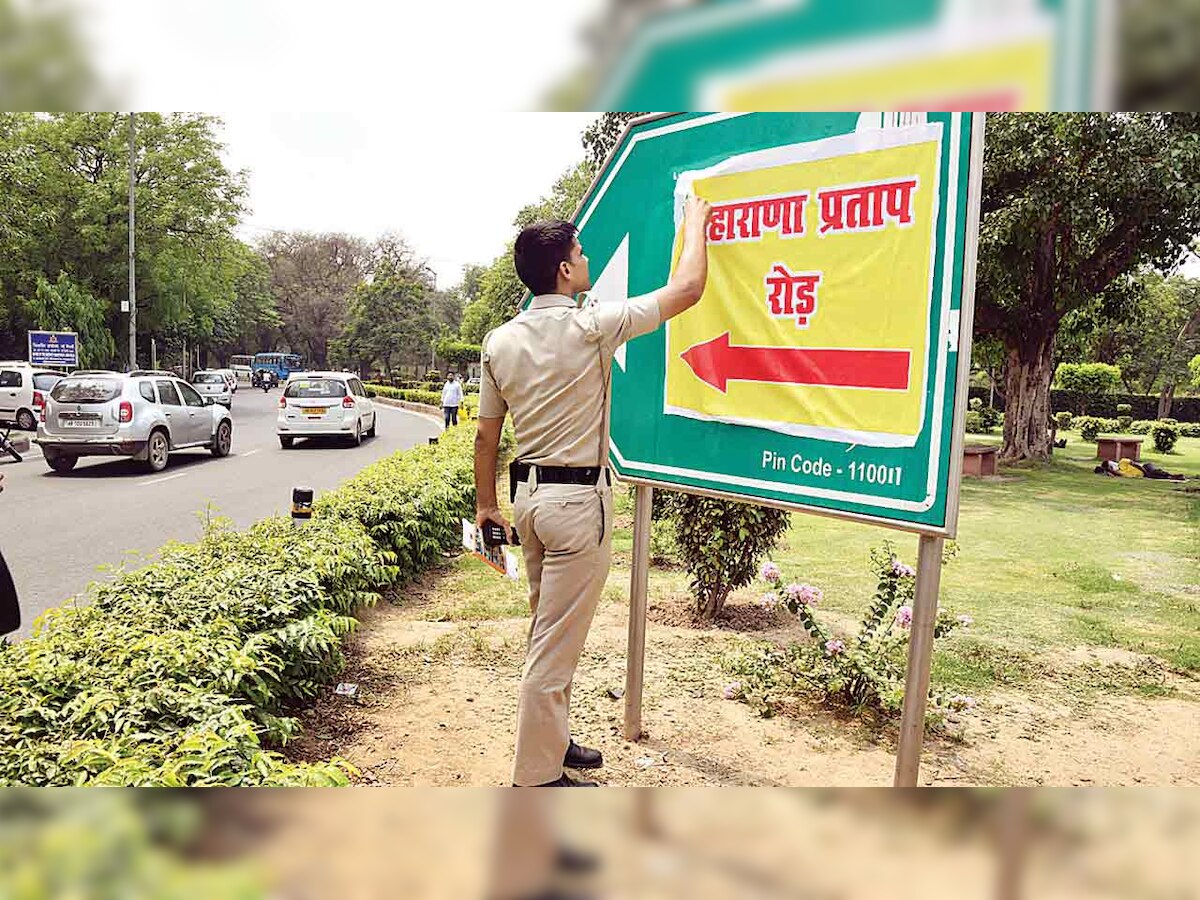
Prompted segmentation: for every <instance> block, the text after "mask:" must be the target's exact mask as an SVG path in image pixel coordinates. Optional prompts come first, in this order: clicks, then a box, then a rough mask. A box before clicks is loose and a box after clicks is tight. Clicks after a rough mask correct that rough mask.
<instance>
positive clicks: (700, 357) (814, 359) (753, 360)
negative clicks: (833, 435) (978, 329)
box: [680, 331, 912, 394]
mask: <svg viewBox="0 0 1200 900" xmlns="http://www.w3.org/2000/svg"><path fill="white" fill-rule="evenodd" d="M680 356H681V357H682V358H683V361H684V362H686V363H687V364H688V365H689V366H691V367H692V371H693V372H695V373H696V377H698V378H699V379H700V380H701V381H704V382H706V383H708V384H710V385H712V386H713V387H715V388H716V389H717V390H718V391H720V392H721V393H722V394H723V393H725V390H726V386H727V385H728V383H729V382H730V381H758V382H763V383H768V384H806V385H820V386H823V387H846V388H870V389H874V390H883V391H903V390H907V389H908V371H909V360H910V358H911V356H912V353H911V352H910V351H908V350H841V349H817V348H806V347H742V346H738V345H737V344H730V343H729V332H728V331H727V332H725V333H724V334H722V335H721V336H720V337H715V338H713V339H712V340H710V341H705V342H704V343H702V344H695V345H693V346H691V347H689V348H688V349H687V350H685V351H684V352H683V353H681V354H680Z"/></svg>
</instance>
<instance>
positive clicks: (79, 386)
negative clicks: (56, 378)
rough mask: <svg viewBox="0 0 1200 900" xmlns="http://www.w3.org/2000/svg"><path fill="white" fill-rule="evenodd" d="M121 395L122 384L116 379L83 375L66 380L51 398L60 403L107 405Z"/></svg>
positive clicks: (55, 387) (56, 387)
mask: <svg viewBox="0 0 1200 900" xmlns="http://www.w3.org/2000/svg"><path fill="white" fill-rule="evenodd" d="M120 393H121V382H120V381H119V380H118V379H116V378H106V377H104V376H102V375H100V376H97V375H81V376H73V377H67V378H64V379H63V380H62V381H60V382H59V383H58V384H56V385H55V386H54V390H53V391H51V392H50V396H51V397H53V398H54V399H55V400H57V401H58V402H59V403H107V402H108V401H109V400H114V399H116V397H117V396H118V395H119V394H120Z"/></svg>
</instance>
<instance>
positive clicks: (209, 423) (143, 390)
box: [37, 370, 233, 472]
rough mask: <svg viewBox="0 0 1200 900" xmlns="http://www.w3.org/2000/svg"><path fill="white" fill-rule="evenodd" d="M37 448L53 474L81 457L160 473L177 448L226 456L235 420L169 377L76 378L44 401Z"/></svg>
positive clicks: (160, 374)
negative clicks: (123, 460) (116, 459)
mask: <svg viewBox="0 0 1200 900" xmlns="http://www.w3.org/2000/svg"><path fill="white" fill-rule="evenodd" d="M37 443H38V444H39V445H40V446H41V448H42V455H43V456H44V457H45V458H46V463H47V465H49V466H50V468H51V469H53V470H54V471H55V472H69V471H71V469H73V468H74V467H75V463H76V462H78V461H79V457H81V456H129V457H132V458H134V459H136V460H139V461H141V462H144V463H145V464H146V467H147V468H148V469H149V470H150V471H151V472H161V471H162V470H163V469H165V468H166V467H167V460H168V457H169V456H170V454H171V453H173V452H174V451H176V450H185V449H188V448H191V447H205V448H207V449H208V450H209V451H211V452H212V454H213V456H218V457H219V456H228V455H229V448H230V446H231V445H232V443H233V416H232V415H230V413H229V410H227V409H226V408H225V407H223V406H220V405H218V404H215V403H214V402H213V400H211V399H208V398H205V397H201V396H200V394H199V393H198V392H197V391H196V389H195V388H193V387H192V386H191V385H190V384H188V383H187V382H186V381H184V380H183V379H181V378H176V377H175V376H174V375H173V374H171V373H170V372H157V371H148V370H139V371H136V372H130V373H129V374H127V375H126V374H122V373H120V372H104V371H97V372H87V373H80V372H76V373H73V374H71V375H68V376H67V377H65V378H63V379H62V380H61V381H59V383H58V384H56V385H55V386H54V389H53V390H52V391H51V392H50V394H49V395H48V396H47V398H46V402H45V404H44V405H43V407H42V417H41V422H40V424H39V425H38V429H37Z"/></svg>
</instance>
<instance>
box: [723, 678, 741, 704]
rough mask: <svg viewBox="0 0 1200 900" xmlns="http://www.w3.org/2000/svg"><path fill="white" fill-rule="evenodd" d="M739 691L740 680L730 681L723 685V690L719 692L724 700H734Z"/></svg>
mask: <svg viewBox="0 0 1200 900" xmlns="http://www.w3.org/2000/svg"><path fill="white" fill-rule="evenodd" d="M741 693H742V683H741V682H740V681H731V682H729V684H727V685H725V690H723V691H722V692H721V695H722V696H723V697H724V698H725V699H726V700H736V699H737V698H738V696H739V695H740V694H741Z"/></svg>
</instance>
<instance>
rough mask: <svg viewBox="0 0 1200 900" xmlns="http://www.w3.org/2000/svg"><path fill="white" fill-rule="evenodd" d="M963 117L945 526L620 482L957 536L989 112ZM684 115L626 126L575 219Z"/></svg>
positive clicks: (647, 481)
mask: <svg viewBox="0 0 1200 900" xmlns="http://www.w3.org/2000/svg"><path fill="white" fill-rule="evenodd" d="M961 114H962V115H964V116H969V117H970V125H971V145H970V148H969V153H968V163H967V165H968V178H967V206H966V219H965V223H964V235H963V269H962V282H963V283H962V292H961V297H960V305H959V322H958V347H957V353H958V356H957V360H956V367H957V368H956V377H955V381H954V385H955V393H954V397H955V399H956V400H958V398H962V399H963V402H956V403H955V408H954V412H953V417H952V424H951V429H952V431H951V438H950V449H949V455H950V465H949V472H948V477H947V480H946V488H945V489H946V514H945V519H944V524H943V525H942V526H936V525H923V524H921V523H918V522H906V521H900V520H895V519H890V518H886V517H883V516H873V515H870V514H867V513H859V512H849V511H842V510H833V509H828V508H825V507H821V506H815V505H812V504H807V503H802V502H797V503H788V502H786V501H783V500H775V499H773V498H760V497H747V496H745V495H742V494H737V493H734V492H732V491H721V490H717V489H712V488H697V487H693V486H691V485H686V486H685V485H679V484H675V483H673V482H669V481H659V480H657V479H653V478H646V477H644V476H630V475H621V476H619V480H620V481H621V482H623V483H625V484H632V485H642V486H645V487H650V488H657V489H661V490H671V491H682V492H684V493H692V494H698V495H700V496H705V497H713V498H716V499H722V500H735V501H737V502H740V503H754V504H756V505H759V506H767V507H772V508H775V509H783V510H787V511H789V512H801V513H809V514H814V515H820V516H825V517H827V518H834V519H842V520H848V521H853V522H859V523H861V524H867V525H878V526H883V527H885V528H891V529H893V530H896V531H903V532H907V533H912V534H922V535H929V536H931V537H942V538H951V539H952V538H954V537H955V536H956V535H957V533H958V513H959V508H960V493H961V486H962V458H963V447H964V445H965V443H966V435H965V433H964V430H963V429H964V427H965V424H966V411H967V403H966V402H965V398H966V396H967V390H968V387H969V382H970V376H971V338H972V333H973V328H974V318H975V315H974V314H975V276H976V270H977V262H978V249H979V221H980V203H981V200H982V193H983V139H984V130H985V127H986V118H987V116H986V114H985V113H974V112H973V113H961ZM681 115H688V114H687V113H679V112H666V113H651V114H650V115H645V116H638V117H636V118H633V119H631V120H629V121H628V122H627V123H626V124H625V128H624V129H623V130H622V132H621V136H620V137H619V138H618V139H617V141H616V143H615V144H614V145H613V148H612V149H611V150H610V151H609V152H608V155H607V156H606V157H605V159H604V162H603V163H602V164H601V165H600V166H599V167H598V168H597V174H596V177H595V178H594V179H593V180H592V184H591V185H590V186H589V187H588V190H587V192H586V193H585V194H584V195H583V197H582V198H581V199H580V201H579V203H578V204H577V205H576V207H575V210H574V212H573V213H572V215H571V220H572V221H573V222H576V223H577V224H579V223H578V220H579V218H580V215H581V214H582V213H583V211H584V210H585V209H586V208H587V206H588V204H589V203H590V202H591V201H592V198H593V197H594V196H595V194H596V192H597V191H598V190H599V189H600V186H601V184H602V183H603V182H605V181H607V180H608V179H609V178H610V177H613V176H615V174H616V173H615V172H610V171H609V167H610V165H612V163H614V162H615V161H617V160H618V158H619V154H622V153H624V152H625V150H626V149H627V148H626V147H625V144H626V141H627V139H628V138H629V137H630V135H631V133H632V132H634V131H635V130H636V129H641V128H643V127H644V126H646V125H648V124H651V123H654V122H658V121H663V120H666V119H670V118H673V117H676V116H681ZM739 115H749V113H734V114H729V113H724V114H720V113H718V114H716V115H714V116H713V118H716V119H717V120H718V121H720V120H721V119H725V118H734V117H737V116H739ZM718 117H719V118H718ZM695 118H708V116H704V115H701V116H696V117H695ZM529 299H530V295H529V294H528V293H527V294H526V296H525V298H524V300H523V301H522V303H521V308H524V307H525V306H527V305H528V303H529ZM945 338H946V335H945V334H943V335H942V336H941V339H942V340H944V339H945ZM610 402H611V401H610ZM613 456H614V453H613V445H612V438H611V435H610V437H609V451H608V461H609V463H610V464H611V463H612V462H613Z"/></svg>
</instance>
